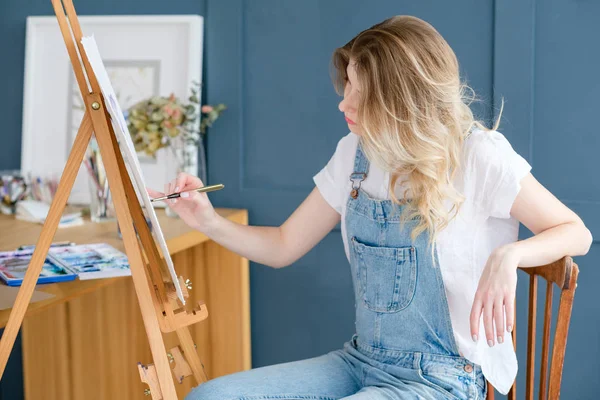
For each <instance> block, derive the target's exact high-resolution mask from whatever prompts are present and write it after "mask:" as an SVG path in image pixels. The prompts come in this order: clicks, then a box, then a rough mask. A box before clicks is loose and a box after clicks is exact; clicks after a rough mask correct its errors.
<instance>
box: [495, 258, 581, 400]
mask: <svg viewBox="0 0 600 400" xmlns="http://www.w3.org/2000/svg"><path fill="white" fill-rule="evenodd" d="M520 269H521V270H523V271H524V272H526V273H527V274H529V317H528V335H527V369H526V371H527V384H526V390H525V398H526V399H527V400H533V392H534V386H533V385H534V369H535V334H536V332H535V331H536V316H537V308H536V305H537V285H538V284H537V278H538V276H541V277H542V278H544V279H545V280H546V304H545V307H544V335H543V342H542V360H541V368H540V391H539V398H540V400H542V399H546V398H548V399H550V400H554V399H558V398H559V396H560V381H561V379H562V370H563V362H564V359H565V349H566V347H567V334H568V332H569V321H570V320H571V310H572V307H573V298H574V296H575V289H576V288H577V275H578V274H579V268H578V266H577V264H575V263H574V262H573V259H572V258H571V257H563V258H562V259H560V260H558V261H555V262H553V263H551V264H547V265H543V266H540V267H533V268H520ZM553 283H554V284H556V286H558V288H559V289H560V291H561V292H560V300H559V307H558V318H557V320H556V330H555V334H554V345H553V348H552V361H551V363H550V385H549V390H548V392H546V388H547V387H548V349H549V347H550V324H551V322H552V289H553V288H552V284H553ZM512 336H513V344H514V345H515V348H516V341H515V337H516V331H515V330H513V334H512ZM516 398H517V389H516V384H513V386H512V388H511V390H510V392H508V399H509V400H516ZM487 399H488V400H494V388H493V386H492V385H491V384H490V383H489V382H488V395H487Z"/></svg>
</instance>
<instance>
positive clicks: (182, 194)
mask: <svg viewBox="0 0 600 400" xmlns="http://www.w3.org/2000/svg"><path fill="white" fill-rule="evenodd" d="M181 197H190V194H189V193H188V192H183V193H181Z"/></svg>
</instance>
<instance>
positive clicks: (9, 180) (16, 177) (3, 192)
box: [0, 170, 28, 214]
mask: <svg viewBox="0 0 600 400" xmlns="http://www.w3.org/2000/svg"><path fill="white" fill-rule="evenodd" d="M27 194H28V185H27V182H26V181H25V178H23V176H21V173H20V171H17V170H7V171H1V172H0V198H1V201H0V211H1V212H2V213H3V214H14V213H15V211H16V204H17V203H18V202H19V201H21V200H23V199H25V198H26V197H27Z"/></svg>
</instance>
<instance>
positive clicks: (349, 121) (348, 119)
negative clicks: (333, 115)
mask: <svg viewBox="0 0 600 400" xmlns="http://www.w3.org/2000/svg"><path fill="white" fill-rule="evenodd" d="M345 118H346V122H347V123H349V124H350V125H356V122H354V121H352V120H351V119H350V118H348V117H345Z"/></svg>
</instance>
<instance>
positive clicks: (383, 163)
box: [332, 16, 502, 251]
mask: <svg viewBox="0 0 600 400" xmlns="http://www.w3.org/2000/svg"><path fill="white" fill-rule="evenodd" d="M351 60H352V62H353V65H354V68H355V70H356V75H357V78H358V80H359V82H360V86H361V91H360V99H359V101H358V107H357V115H358V121H357V124H358V126H359V127H360V128H361V130H362V132H363V133H362V134H361V139H360V140H361V143H362V145H363V149H364V151H365V154H366V156H367V158H368V159H369V160H370V161H371V162H373V163H375V164H376V165H378V166H379V167H381V168H382V169H383V170H384V171H387V172H390V185H389V193H390V198H391V199H392V200H393V201H394V202H395V203H397V204H406V205H407V207H405V209H404V212H403V213H402V218H401V219H402V221H406V220H407V219H412V218H418V219H420V221H419V223H418V225H417V226H416V227H415V228H414V229H413V231H412V232H411V238H412V239H413V240H415V238H416V237H417V236H418V235H419V234H421V233H422V232H424V231H426V230H428V231H429V232H430V236H429V244H430V245H432V244H434V243H435V239H436V237H437V234H438V232H439V231H441V230H442V229H444V228H445V227H446V226H447V225H448V223H449V222H450V220H451V219H452V218H454V217H455V216H456V214H457V213H458V211H459V209H460V207H461V205H462V203H463V202H464V197H463V196H462V194H461V193H460V192H459V191H458V190H457V189H456V188H455V187H454V186H453V184H452V182H453V179H454V177H455V175H456V173H457V171H458V170H459V169H460V166H461V159H462V157H461V155H462V149H463V142H464V140H465V138H466V136H467V134H468V133H469V131H470V130H471V129H472V128H473V127H475V126H477V127H478V128H480V129H484V130H489V129H487V128H486V127H485V126H484V125H483V124H482V123H481V122H479V121H476V120H475V118H474V116H473V113H472V111H471V109H470V107H469V104H471V103H472V101H473V100H474V99H475V94H474V92H473V90H472V89H470V88H469V87H468V86H467V85H466V84H465V83H463V82H461V79H460V75H459V66H458V61H457V59H456V55H455V54H454V51H453V50H452V49H451V48H450V46H449V45H448V43H447V42H446V41H445V40H444V38H443V37H442V36H441V35H440V34H439V33H438V32H437V31H436V30H435V28H433V27H432V26H431V25H430V24H429V23H427V22H425V21H423V20H421V19H419V18H416V17H411V16H395V17H392V18H389V19H387V20H385V21H383V22H381V23H379V24H377V25H374V26H372V27H371V28H369V29H366V30H364V31H363V32H361V33H359V34H358V35H357V36H356V37H355V38H353V39H352V40H350V41H349V42H348V43H347V44H346V45H344V46H343V47H340V48H338V49H336V50H335V52H334V54H333V60H332V61H333V62H332V64H333V67H334V70H333V72H334V84H335V87H336V91H337V92H338V94H340V95H343V92H344V87H345V85H346V82H347V80H348V76H347V71H346V68H347V67H348V64H349V62H350V61H351ZM501 113H502V110H500V114H501ZM499 121H500V116H499V117H498V119H497V121H496V123H495V125H494V127H493V128H492V129H493V130H496V129H497V128H498V124H499ZM397 183H399V184H402V187H403V188H405V191H404V195H403V198H402V199H398V197H397V196H396V194H395V190H394V188H395V187H396V184H397ZM409 198H410V201H409ZM447 202H450V203H449V205H450V207H448V203H447ZM432 251H433V246H432Z"/></svg>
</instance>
